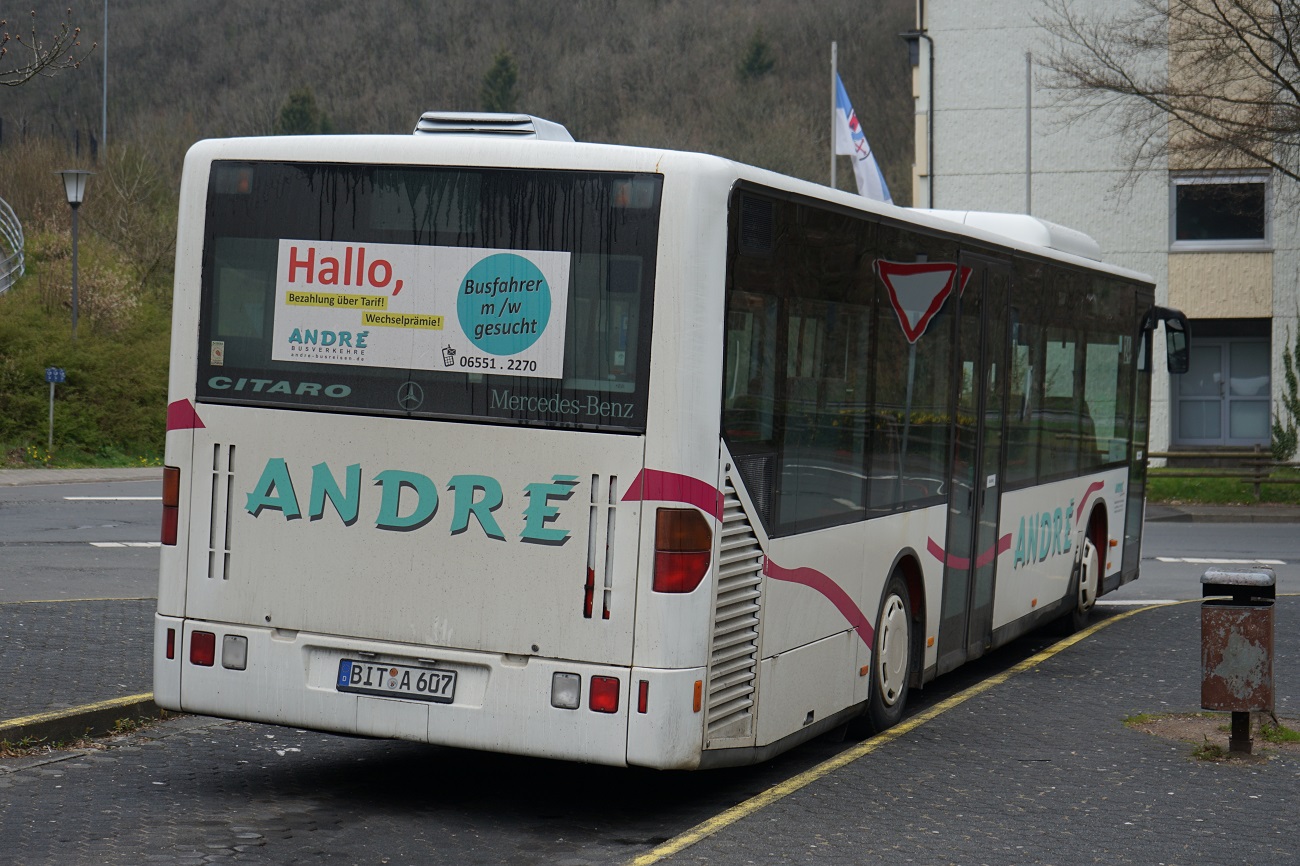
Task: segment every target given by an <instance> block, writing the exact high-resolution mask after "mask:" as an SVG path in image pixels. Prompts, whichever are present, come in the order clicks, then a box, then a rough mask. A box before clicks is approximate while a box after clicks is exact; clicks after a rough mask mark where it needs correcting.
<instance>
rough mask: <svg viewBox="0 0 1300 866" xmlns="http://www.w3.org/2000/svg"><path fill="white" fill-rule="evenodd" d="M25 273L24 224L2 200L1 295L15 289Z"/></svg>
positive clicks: (0, 212) (0, 243) (0, 214)
mask: <svg viewBox="0 0 1300 866" xmlns="http://www.w3.org/2000/svg"><path fill="white" fill-rule="evenodd" d="M23 273H24V263H23V224H22V223H20V222H19V221H18V215H17V214H16V213H14V209H13V208H11V207H10V206H9V203H8V202H6V201H5V200H4V199H2V198H0V295H3V294H4V293H5V292H7V291H9V290H10V289H11V288H13V285H14V283H16V282H18V278H19V277H21V276H22V275H23Z"/></svg>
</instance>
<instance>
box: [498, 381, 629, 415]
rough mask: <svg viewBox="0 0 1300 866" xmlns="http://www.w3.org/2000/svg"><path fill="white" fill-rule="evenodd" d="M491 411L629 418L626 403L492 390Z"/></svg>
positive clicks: (595, 397)
mask: <svg viewBox="0 0 1300 866" xmlns="http://www.w3.org/2000/svg"><path fill="white" fill-rule="evenodd" d="M489 405H490V407H491V408H492V409H501V410H505V411H506V412H530V413H537V414H545V415H575V416H576V415H582V416H584V417H586V418H631V417H632V403H631V402H630V401H627V400H617V401H615V400H602V399H600V398H599V397H597V396H595V395H594V394H589V395H588V396H587V397H586V398H585V399H579V398H568V397H561V396H560V395H559V394H552V395H550V396H537V395H535V394H514V393H512V392H510V391H508V390H499V389H496V388H494V389H492V395H491V400H490V404H489Z"/></svg>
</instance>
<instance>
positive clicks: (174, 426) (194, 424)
mask: <svg viewBox="0 0 1300 866" xmlns="http://www.w3.org/2000/svg"><path fill="white" fill-rule="evenodd" d="M203 426H204V424H203V419H202V418H200V417H199V413H198V410H196V409H195V408H194V404H193V403H191V402H190V401H189V400H177V401H175V402H174V403H170V404H168V406H167V429H168V430H169V431H170V430H194V429H196V428H201V427H203Z"/></svg>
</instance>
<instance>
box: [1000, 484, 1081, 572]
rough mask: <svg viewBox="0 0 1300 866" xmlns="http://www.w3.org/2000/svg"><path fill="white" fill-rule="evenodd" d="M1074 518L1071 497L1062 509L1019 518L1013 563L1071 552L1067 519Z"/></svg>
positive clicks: (1036, 560) (1039, 560) (1039, 559)
mask: <svg viewBox="0 0 1300 866" xmlns="http://www.w3.org/2000/svg"><path fill="white" fill-rule="evenodd" d="M1072 517H1074V500H1073V499H1071V500H1070V504H1069V505H1068V506H1067V507H1066V508H1065V509H1060V508H1057V509H1056V510H1054V511H1043V512H1041V513H1038V514H1030V515H1027V516H1024V517H1021V518H1020V529H1019V530H1018V531H1017V532H1016V553H1015V562H1013V563H1012V566H1011V567H1012V568H1020V567H1021V566H1022V565H1028V564H1030V563H1034V562H1043V561H1045V560H1046V559H1047V558H1048V557H1049V556H1057V555H1059V554H1062V553H1069V552H1070V522H1071V521H1070V519H1071V518H1072Z"/></svg>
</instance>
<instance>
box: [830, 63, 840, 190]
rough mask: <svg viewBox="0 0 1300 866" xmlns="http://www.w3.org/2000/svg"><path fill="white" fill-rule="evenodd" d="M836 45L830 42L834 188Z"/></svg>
mask: <svg viewBox="0 0 1300 866" xmlns="http://www.w3.org/2000/svg"><path fill="white" fill-rule="evenodd" d="M836 60H837V58H836V44H835V43H834V42H831V187H832V188H834V186H835V110H836V101H837V100H836V95H837V94H836V92H835V78H836V76H837V75H839V69H838V68H837V67H836Z"/></svg>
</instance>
